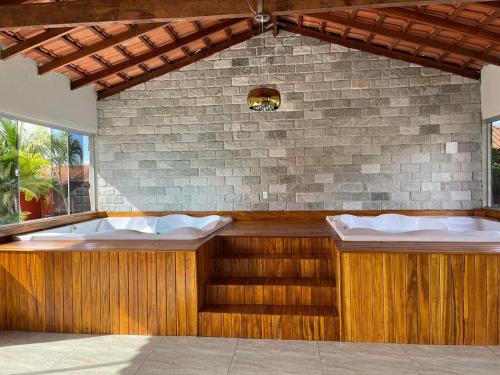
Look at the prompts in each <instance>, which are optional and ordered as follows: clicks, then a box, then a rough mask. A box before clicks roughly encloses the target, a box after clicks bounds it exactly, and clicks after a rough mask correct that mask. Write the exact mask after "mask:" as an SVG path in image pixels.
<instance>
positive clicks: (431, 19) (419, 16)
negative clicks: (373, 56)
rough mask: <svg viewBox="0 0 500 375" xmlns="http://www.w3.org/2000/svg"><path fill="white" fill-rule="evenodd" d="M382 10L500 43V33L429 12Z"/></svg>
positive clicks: (399, 16) (396, 9)
mask: <svg viewBox="0 0 500 375" xmlns="http://www.w3.org/2000/svg"><path fill="white" fill-rule="evenodd" d="M381 12H382V13H384V14H386V15H388V16H389V17H396V18H402V19H407V20H411V21H414V22H420V23H423V24H426V25H431V26H434V27H440V28H443V29H447V30H451V31H455V32H459V33H462V34H465V35H467V36H470V37H476V38H479V39H485V40H487V41H489V42H491V43H495V44H500V34H498V33H495V32H492V31H488V30H484V29H481V28H479V27H476V26H470V25H465V24H463V23H460V22H457V21H450V20H448V19H446V18H442V17H438V16H433V15H431V14H427V13H420V12H414V11H412V10H409V9H404V8H384V9H383V10H381Z"/></svg>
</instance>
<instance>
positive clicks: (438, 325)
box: [338, 252, 500, 345]
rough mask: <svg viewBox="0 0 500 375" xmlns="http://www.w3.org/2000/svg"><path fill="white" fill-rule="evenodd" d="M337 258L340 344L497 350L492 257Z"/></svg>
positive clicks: (499, 262) (499, 337)
mask: <svg viewBox="0 0 500 375" xmlns="http://www.w3.org/2000/svg"><path fill="white" fill-rule="evenodd" d="M338 254H339V255H338V256H339V258H340V267H339V268H340V270H339V272H340V273H341V275H340V277H339V278H338V280H339V281H338V287H339V288H340V290H341V292H340V293H341V297H340V300H341V304H342V306H341V317H342V340H343V341H359V342H385V343H409V344H457V345H462V344H464V345H498V344H500V330H499V320H500V315H499V303H500V293H499V281H500V272H499V267H500V256H499V255H486V254H424V253H419V254H413V253H406V254H405V253H402V252H399V253H393V252H383V253H372V252H341V253H338Z"/></svg>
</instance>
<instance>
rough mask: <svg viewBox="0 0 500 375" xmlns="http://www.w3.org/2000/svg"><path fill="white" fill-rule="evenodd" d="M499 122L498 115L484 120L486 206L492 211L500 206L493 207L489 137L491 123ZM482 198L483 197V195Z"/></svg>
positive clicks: (490, 143) (490, 135)
mask: <svg viewBox="0 0 500 375" xmlns="http://www.w3.org/2000/svg"><path fill="white" fill-rule="evenodd" d="M499 121H500V115H498V116H494V117H490V118H488V119H486V120H485V123H486V126H487V128H486V134H487V136H486V147H487V150H488V151H487V153H486V154H487V166H486V168H487V169H486V189H487V202H486V203H487V204H486V206H487V207H488V208H490V209H493V210H500V206H493V204H492V202H493V189H492V183H493V178H492V175H491V163H492V159H493V158H492V147H491V146H492V142H491V137H492V131H493V123H495V122H499ZM483 197H484V195H483Z"/></svg>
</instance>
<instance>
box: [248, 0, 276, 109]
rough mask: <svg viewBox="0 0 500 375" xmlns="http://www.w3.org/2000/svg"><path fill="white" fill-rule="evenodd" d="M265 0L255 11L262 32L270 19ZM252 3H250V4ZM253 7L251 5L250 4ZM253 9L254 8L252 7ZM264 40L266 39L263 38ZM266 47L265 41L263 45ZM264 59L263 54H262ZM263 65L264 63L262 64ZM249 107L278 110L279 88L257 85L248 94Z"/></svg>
mask: <svg viewBox="0 0 500 375" xmlns="http://www.w3.org/2000/svg"><path fill="white" fill-rule="evenodd" d="M263 3H264V0H259V3H258V9H257V10H258V12H254V13H255V21H257V23H259V24H260V25H261V33H262V34H264V24H265V23H266V22H268V21H269V19H270V16H269V14H267V13H264V12H263ZM248 5H250V3H249V4H248ZM250 9H251V6H250ZM252 11H253V9H252ZM262 40H263V41H264V39H263V38H262ZM262 49H264V43H263V45H262ZM261 61H262V56H261ZM260 65H262V64H260ZM260 74H261V66H259V75H260ZM247 104H248V108H249V109H250V110H251V111H253V112H272V111H276V110H277V109H278V108H279V107H280V105H281V94H280V92H279V91H278V90H276V89H273V88H271V87H266V86H262V87H257V88H255V89H252V90H250V92H249V93H248V96H247Z"/></svg>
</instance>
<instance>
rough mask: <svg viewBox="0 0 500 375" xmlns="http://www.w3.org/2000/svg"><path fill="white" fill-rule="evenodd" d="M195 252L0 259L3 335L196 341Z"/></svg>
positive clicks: (23, 255)
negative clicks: (161, 337)
mask: <svg viewBox="0 0 500 375" xmlns="http://www.w3.org/2000/svg"><path fill="white" fill-rule="evenodd" d="M196 280H197V278H196V255H195V251H177V252H168V251H140V252H139V251H94V252H85V251H82V252H78V251H55V252H0V329H7V330H22V331H40V332H67V333H97V334H131V335H178V336H184V335H188V336H193V335H196V334H197V327H198V322H197V313H198V295H197V288H196Z"/></svg>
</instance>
